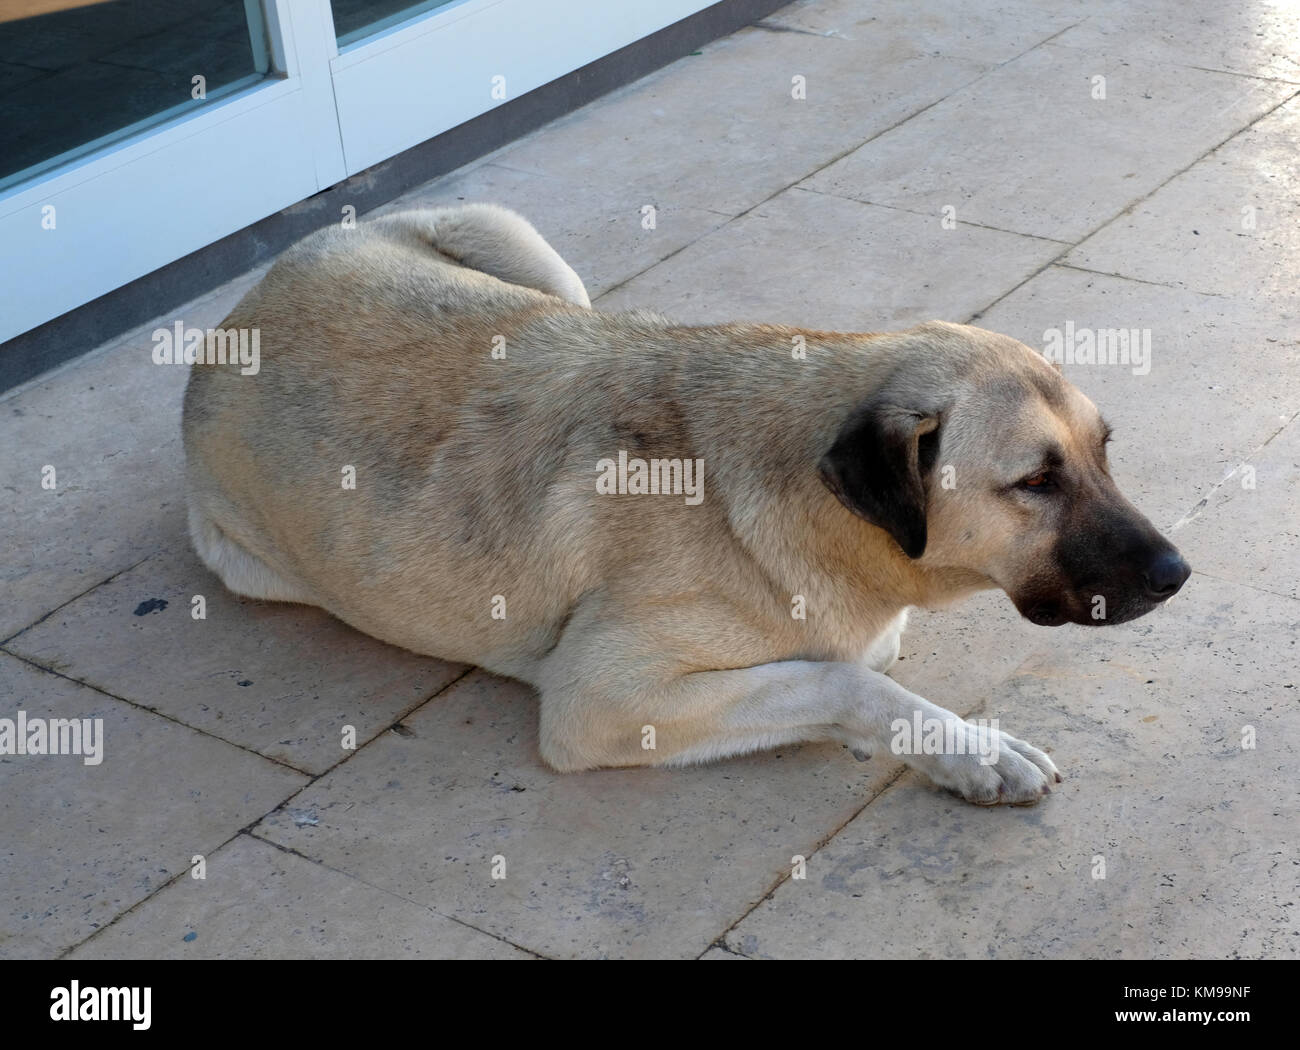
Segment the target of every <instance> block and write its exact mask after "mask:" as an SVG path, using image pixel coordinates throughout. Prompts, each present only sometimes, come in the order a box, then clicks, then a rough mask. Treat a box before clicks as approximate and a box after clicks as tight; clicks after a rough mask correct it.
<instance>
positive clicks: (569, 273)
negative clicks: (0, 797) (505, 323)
mask: <svg viewBox="0 0 1300 1050" xmlns="http://www.w3.org/2000/svg"><path fill="white" fill-rule="evenodd" d="M380 221H382V222H386V223H388V224H391V225H396V226H406V227H407V228H408V229H410V230H412V232H414V233H415V234H416V236H418V237H419V238H420V239H421V240H422V241H424V242H426V243H428V244H429V245H430V246H431V247H432V248H433V249H434V250H435V251H437V252H438V253H439V254H441V255H444V256H446V257H447V258H448V259H450V260H451V261H453V262H455V263H459V264H460V265H461V266H465V267H468V268H469V269H471V270H481V271H482V272H483V273H487V274H491V275H492V276H493V277H497V278H499V279H500V280H502V281H509V282H510V283H511V284H522V285H524V286H525V287H526V288H535V289H536V290H537V291H539V292H545V293H546V294H547V295H554V296H558V297H559V298H561V299H564V300H566V301H567V302H570V303H574V304H575V305H577V306H586V307H590V306H591V300H590V299H589V298H588V297H587V289H586V288H584V287H583V286H582V280H581V278H579V277H578V275H577V274H576V273H574V272H573V269H572V268H571V267H570V266H569V264H568V263H566V262H565V261H564V260H563V259H561V258H560V256H559V253H558V252H556V250H555V249H554V248H552V247H551V246H550V245H549V244H547V243H546V240H545V239H544V238H543V237H542V235H541V234H540V233H538V232H537V231H536V230H535V229H533V227H532V225H531V224H530V223H529V222H528V220H527V219H525V218H524V217H523V216H522V215H519V214H518V213H517V212H513V211H511V210H510V209H508V208H502V207H500V206H499V205H496V204H464V205H461V206H459V207H454V208H430V209H428V210H424V211H410V212H401V213H398V214H396V215H391V216H387V217H386V219H384V220H380Z"/></svg>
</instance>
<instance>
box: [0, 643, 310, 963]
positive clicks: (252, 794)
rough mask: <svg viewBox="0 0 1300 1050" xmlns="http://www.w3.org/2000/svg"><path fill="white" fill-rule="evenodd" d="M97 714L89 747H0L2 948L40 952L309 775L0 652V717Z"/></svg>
mask: <svg viewBox="0 0 1300 1050" xmlns="http://www.w3.org/2000/svg"><path fill="white" fill-rule="evenodd" d="M19 711H23V712H25V716H26V718H27V719H28V720H29V722H28V724H29V725H30V724H31V721H30V720H32V719H37V718H40V719H53V718H62V719H85V718H89V719H102V720H103V722H102V734H100V735H99V737H98V738H99V739H100V740H101V741H102V748H101V760H100V762H99V763H98V764H96V765H87V764H86V763H85V758H84V756H83V757H78V756H76V755H71V754H60V755H32V754H24V755H6V756H4V757H0V783H3V785H4V787H3V794H4V805H3V806H0V882H3V885H4V893H3V894H0V958H51V957H53V956H55V955H58V954H60V953H61V952H64V951H66V950H67V949H69V948H71V947H72V946H73V945H75V944H77V943H78V942H79V941H82V940H84V939H85V938H86V937H89V936H90V935H91V934H92V933H94V932H95V931H96V930H97V929H99V928H101V927H103V926H105V925H107V924H108V923H109V922H111V921H112V920H113V918H114V917H115V916H117V915H118V914H120V913H121V912H123V911H125V910H126V909H127V908H129V907H131V906H132V905H134V904H136V903H137V902H138V901H140V900H143V899H144V898H145V897H147V896H148V895H149V894H150V893H152V892H153V891H154V890H156V889H157V888H158V887H159V886H161V885H162V884H163V883H165V882H167V881H168V880H169V879H170V878H172V877H173V876H175V875H176V874H178V873H180V872H183V871H185V870H186V869H187V868H188V867H189V864H190V859H191V857H192V856H193V855H194V854H196V853H200V854H206V853H207V852H209V851H212V850H215V849H216V848H217V847H218V846H219V845H220V844H221V843H222V842H225V841H226V840H227V839H229V838H230V837H231V836H232V835H234V834H235V833H236V832H237V831H238V830H239V829H240V828H241V827H244V826H245V825H247V824H248V823H249V822H250V821H253V820H256V819H257V818H258V817H259V816H261V815H262V814H264V813H266V812H268V811H269V810H271V809H273V808H274V807H275V806H276V805H278V804H279V803H280V802H282V801H283V800H284V799H286V798H288V797H289V796H290V795H291V794H293V792H295V791H297V790H298V788H300V787H301V786H302V785H303V784H305V783H306V782H307V778H306V777H304V776H302V775H301V774H299V773H295V772H294V771H293V770H291V769H287V768H285V767H284V766H281V765H277V764H275V763H274V762H268V761H267V760H266V759H264V758H259V757H258V756H257V755H254V754H250V753H249V752H247V751H242V750H240V749H239V748H236V747H231V746H230V745H229V744H226V743H223V742H222V741H220V740H214V739H213V738H212V737H210V736H205V735H203V734H201V733H196V732H195V731H194V730H192V729H187V728H185V727H184V726H180V725H177V724H176V723H175V722H169V721H168V720H167V719H165V718H161V717H159V716H158V715H155V714H150V713H149V712H147V711H141V710H140V709H139V708H135V707H132V706H131V705H130V704H125V703H123V702H122V701H120V700H115V699H113V698H112V697H109V696H104V695H103V694H102V693H96V692H94V691H92V690H90V689H86V688H84V687H83V686H80V685H77V684H76V683H74V682H69V681H68V680H67V679H64V678H60V677H58V676H57V675H53V674H50V673H48V672H46V671H41V670H38V669H36V668H34V667H31V666H30V665H28V664H25V663H23V662H22V661H20V660H17V659H15V658H14V657H12V656H10V655H8V654H6V653H0V718H6V719H14V720H15V721H16V720H17V717H18V712H19Z"/></svg>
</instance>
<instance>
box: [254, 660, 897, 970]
mask: <svg viewBox="0 0 1300 1050" xmlns="http://www.w3.org/2000/svg"><path fill="white" fill-rule="evenodd" d="M404 725H405V727H406V730H405V733H406V735H398V734H395V733H389V734H385V735H384V736H383V737H381V738H380V739H379V740H376V741H375V742H374V743H373V744H371V745H370V746H369V747H367V748H366V749H365V750H364V751H363V752H361V753H360V754H358V755H357V756H355V757H354V758H353V759H352V760H351V761H349V762H348V763H346V764H345V765H343V766H341V767H340V768H339V769H337V770H335V771H333V772H331V773H330V774H328V775H326V776H325V777H323V778H321V779H320V780H318V781H317V782H316V783H314V784H313V785H312V786H311V788H310V789H309V790H308V791H305V792H303V793H302V794H301V795H299V796H298V797H297V798H295V799H294V800H293V803H292V805H293V807H295V809H297V810H303V811H307V812H310V813H311V814H312V815H313V816H314V817H315V818H316V819H317V821H318V823H316V824H301V825H300V824H299V823H297V822H295V820H294V819H293V815H292V814H291V813H289V812H288V811H280V812H277V813H274V814H272V815H271V816H269V817H268V818H267V819H266V820H264V821H263V822H262V823H261V824H259V825H258V826H257V827H256V828H255V829H254V832H253V833H254V834H255V835H259V836H262V837H265V838H267V839H269V840H271V841H273V842H276V843H278V844H280V845H282V846H285V847H287V848H290V849H293V850H294V851H296V852H298V853H301V854H303V855H304V856H307V857H311V858H312V859H314V860H319V861H321V862H322V863H324V864H326V865H328V866H329V867H331V868H335V869H338V870H340V871H343V872H346V873H347V874H349V875H352V876H354V877H356V878H359V879H361V880H363V881H364V882H367V883H369V884H371V885H373V886H379V887H382V888H383V889H386V890H389V891H390V892H393V893H396V894H399V895H400V896H402V897H406V898H408V899H410V900H414V901H418V902H419V903H421V904H426V905H428V906H429V907H431V908H434V909H435V910H437V911H439V912H440V913H442V914H444V915H449V916H451V917H453V918H457V919H460V920H461V921H463V922H466V923H469V924H470V925H473V926H475V927H477V928H479V929H482V930H484V931H486V932H488V933H491V934H493V935H495V936H498V937H502V938H504V939H506V940H509V941H510V942H512V943H514V944H517V945H520V946H521V947H523V948H526V949H529V950H531V951H534V952H537V953H539V954H542V955H547V956H562V957H637V958H643V957H651V958H665V957H667V958H696V957H698V956H699V955H700V954H701V953H702V952H704V951H705V950H706V949H707V948H708V947H709V945H710V944H712V943H713V941H714V940H716V939H717V938H718V937H719V936H720V935H721V934H722V932H723V931H724V930H725V929H726V928H727V927H728V926H729V925H730V924H731V923H732V922H733V921H734V920H735V919H736V917H737V916H739V915H741V914H743V912H744V911H745V909H746V908H748V907H749V906H750V905H752V904H753V903H754V902H755V901H757V900H758V899H759V898H761V897H762V895H763V894H764V893H765V892H766V891H767V889H768V888H769V887H770V886H771V885H773V884H774V883H775V882H776V881H777V879H778V878H779V877H780V876H781V874H782V873H783V872H788V871H789V870H790V865H791V858H792V857H793V856H794V855H795V854H801V853H802V854H806V853H808V852H809V851H810V850H811V849H813V847H814V846H815V845H816V843H817V842H819V841H821V840H822V839H823V838H824V837H826V836H827V835H829V834H830V833H831V832H832V831H834V829H835V828H837V827H839V826H840V825H841V824H843V823H844V822H845V821H846V820H848V818H849V817H850V816H851V815H852V814H853V813H855V812H857V810H858V809H859V808H860V807H861V806H862V805H863V804H864V803H865V802H866V801H867V799H869V798H870V797H871V796H872V794H873V793H874V792H877V791H879V790H880V789H881V788H882V787H883V786H884V784H885V783H887V782H888V780H889V778H891V777H892V776H894V775H896V773H897V771H898V767H897V765H896V764H895V763H893V762H891V761H875V760H873V761H871V762H867V763H858V762H855V761H854V760H853V758H852V757H851V756H850V755H849V754H848V752H847V751H845V750H844V749H843V748H842V747H839V746H837V745H816V746H805V747H802V748H784V749H782V750H780V751H778V752H776V753H774V754H764V755H759V756H753V757H749V758H741V759H736V760H733V761H729V762H725V763H722V764H717V765H713V766H703V767H693V768H688V769H662V770H655V769H629V770H602V771H598V772H593V773H580V774H570V775H567V776H560V775H557V774H555V773H552V772H551V771H550V770H548V769H547V768H545V767H544V766H543V765H542V763H541V760H540V759H539V757H538V754H537V705H536V701H535V699H534V695H533V693H532V691H531V690H529V689H527V688H525V687H524V686H521V685H517V684H514V683H510V682H508V681H505V680H503V679H499V678H493V677H491V676H489V675H487V674H485V673H483V672H479V671H476V672H474V673H473V674H472V675H470V676H469V677H467V678H465V679H463V680H462V681H460V682H458V683H457V684H456V685H455V686H453V687H452V688H451V689H450V690H448V692H447V693H446V694H445V695H443V696H441V697H439V698H438V699H437V701H435V702H434V703H431V704H426V705H425V706H424V707H422V708H421V709H420V710H419V711H418V712H417V713H416V714H415V715H413V716H411V717H409V718H408V719H406V721H405V723H404ZM496 857H500V858H504V863H505V878H502V879H496V880H494V879H493V878H492V866H493V864H494V859H493V858H496Z"/></svg>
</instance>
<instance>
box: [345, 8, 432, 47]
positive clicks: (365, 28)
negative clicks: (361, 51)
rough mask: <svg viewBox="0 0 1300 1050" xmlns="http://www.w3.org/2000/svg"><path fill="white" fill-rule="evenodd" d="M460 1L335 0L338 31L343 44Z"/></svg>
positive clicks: (346, 44)
mask: <svg viewBox="0 0 1300 1050" xmlns="http://www.w3.org/2000/svg"><path fill="white" fill-rule="evenodd" d="M455 2H456V0H424V2H423V3H419V2H417V3H412V2H411V0H334V2H333V4H332V5H331V6H332V7H333V9H334V33H335V35H336V36H337V37H338V42H339V47H347V46H348V44H351V43H353V42H355V41H357V40H361V39H362V38H364V37H368V36H371V35H373V34H375V33H378V32H381V31H382V30H384V29H388V28H389V27H390V26H395V25H397V24H398V23H399V22H404V21H406V20H407V19H408V18H414V17H415V16H416V15H422V14H424V13H425V12H426V11H432V10H433V9H434V8H436V7H446V6H447V5H448V4H452V3H455Z"/></svg>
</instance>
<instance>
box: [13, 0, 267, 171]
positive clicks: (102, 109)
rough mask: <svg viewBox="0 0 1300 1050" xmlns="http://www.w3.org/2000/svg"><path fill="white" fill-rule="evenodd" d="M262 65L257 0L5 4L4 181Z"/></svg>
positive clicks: (186, 104) (259, 71) (245, 80)
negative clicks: (199, 78)
mask: <svg viewBox="0 0 1300 1050" xmlns="http://www.w3.org/2000/svg"><path fill="white" fill-rule="evenodd" d="M267 67H268V62H267V48H266V32H265V27H264V23H263V20H262V15H261V5H260V3H259V2H258V0H247V3H246V2H245V0H99V2H95V0H3V2H2V3H0V144H2V145H0V188H3V187H5V186H8V185H12V184H13V183H15V182H17V181H20V180H21V179H24V178H29V177H31V176H33V175H36V174H39V173H40V172H41V171H44V170H47V169H49V168H51V167H53V166H55V165H56V164H61V163H63V162H64V161H67V160H70V159H72V158H74V157H76V156H78V155H80V154H83V153H86V152H89V151H90V150H92V149H97V148H99V147H100V146H103V145H106V144H107V143H109V142H111V141H113V140H114V139H117V138H122V137H123V136H125V135H128V134H132V133H134V132H136V131H138V130H140V129H141V128H142V127H147V126H148V125H150V124H156V123H159V122H161V121H163V120H168V119H170V118H172V117H176V116H181V115H183V114H185V113H189V112H194V111H196V110H197V109H198V108H199V107H202V106H204V105H207V104H209V103H211V102H213V101H214V100H215V99H217V98H220V97H222V96H223V95H228V94H230V93H231V92H232V91H235V90H238V89H240V88H242V87H245V86H247V85H248V84H251V83H255V82H256V81H257V80H258V79H260V78H261V77H262V76H263V75H264V74H265V73H266V71H267ZM196 77H201V78H203V79H202V80H201V81H197V82H196V80H195V79H194V78H196ZM200 89H201V90H200ZM196 95H202V96H203V97H195V96H196Z"/></svg>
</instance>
